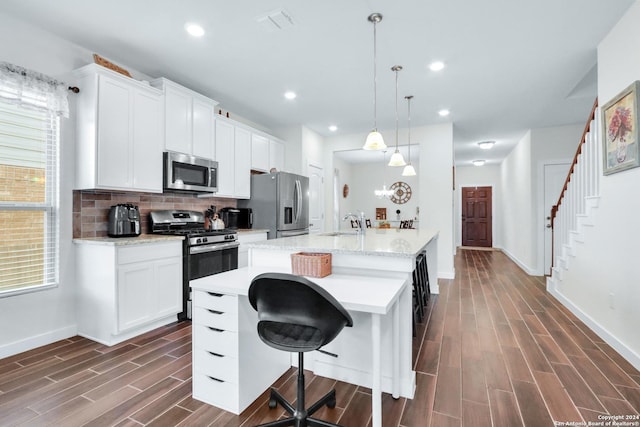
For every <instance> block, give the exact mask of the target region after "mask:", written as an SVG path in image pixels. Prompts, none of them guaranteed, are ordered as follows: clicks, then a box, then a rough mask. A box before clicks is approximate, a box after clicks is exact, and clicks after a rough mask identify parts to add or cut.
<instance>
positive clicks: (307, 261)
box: [291, 252, 331, 277]
mask: <svg viewBox="0 0 640 427" xmlns="http://www.w3.org/2000/svg"><path fill="white" fill-rule="evenodd" d="M291 271H292V273H293V274H297V275H298V276H308V277H325V276H328V275H330V274H331V254H326V253H315V252H298V253H297V254H291Z"/></svg>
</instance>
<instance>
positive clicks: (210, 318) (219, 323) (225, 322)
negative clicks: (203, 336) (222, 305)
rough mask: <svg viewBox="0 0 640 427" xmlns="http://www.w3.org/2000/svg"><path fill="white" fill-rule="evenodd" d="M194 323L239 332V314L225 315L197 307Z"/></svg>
mask: <svg viewBox="0 0 640 427" xmlns="http://www.w3.org/2000/svg"><path fill="white" fill-rule="evenodd" d="M193 322H194V323H196V324H200V325H205V326H210V327H212V328H215V329H222V330H224V331H233V332H238V313H225V312H222V311H218V310H213V309H207V308H203V307H195V308H194V309H193Z"/></svg>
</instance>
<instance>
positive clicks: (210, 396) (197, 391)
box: [193, 372, 239, 414]
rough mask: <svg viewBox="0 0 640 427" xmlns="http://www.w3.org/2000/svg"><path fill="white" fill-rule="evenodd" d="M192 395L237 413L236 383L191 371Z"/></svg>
mask: <svg viewBox="0 0 640 427" xmlns="http://www.w3.org/2000/svg"><path fill="white" fill-rule="evenodd" d="M193 397H194V398H195V399H198V400H201V401H203V402H206V403H209V404H210V405H213V406H217V407H219V408H221V409H224V410H226V411H230V412H233V413H235V414H237V413H238V412H239V411H238V384H235V383H230V382H228V381H220V380H217V379H215V378H211V377H210V376H208V375H206V374H202V373H200V372H194V373H193Z"/></svg>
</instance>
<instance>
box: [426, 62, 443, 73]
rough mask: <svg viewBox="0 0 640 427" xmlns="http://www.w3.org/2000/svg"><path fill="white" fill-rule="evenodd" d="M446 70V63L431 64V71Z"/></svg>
mask: <svg viewBox="0 0 640 427" xmlns="http://www.w3.org/2000/svg"><path fill="white" fill-rule="evenodd" d="M443 68H444V62H442V61H434V62H432V63H431V64H429V69H430V70H431V71H440V70H442V69H443Z"/></svg>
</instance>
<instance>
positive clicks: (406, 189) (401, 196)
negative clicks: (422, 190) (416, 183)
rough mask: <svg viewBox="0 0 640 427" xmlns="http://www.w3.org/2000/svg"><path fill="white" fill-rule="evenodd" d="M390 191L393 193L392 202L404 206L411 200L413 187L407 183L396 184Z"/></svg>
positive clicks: (392, 185) (399, 182)
mask: <svg viewBox="0 0 640 427" xmlns="http://www.w3.org/2000/svg"><path fill="white" fill-rule="evenodd" d="M389 189H390V190H391V191H393V194H392V195H391V201H392V202H393V203H395V204H398V205H402V204H404V203H407V202H408V201H409V199H411V187H410V186H409V184H407V183H406V182H402V181H398V182H394V183H393V184H391V187H389Z"/></svg>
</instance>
